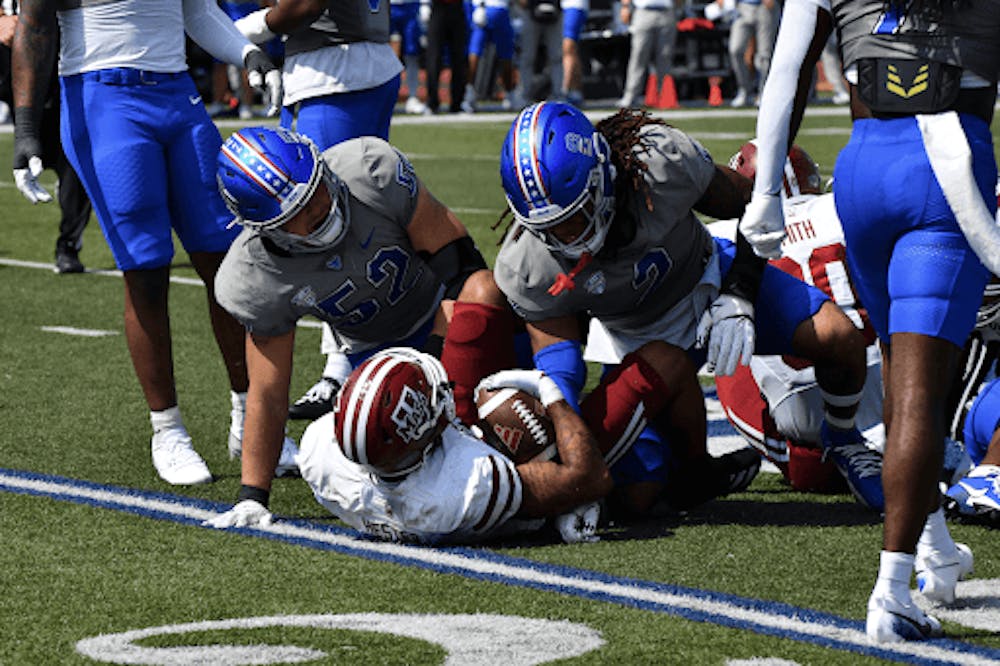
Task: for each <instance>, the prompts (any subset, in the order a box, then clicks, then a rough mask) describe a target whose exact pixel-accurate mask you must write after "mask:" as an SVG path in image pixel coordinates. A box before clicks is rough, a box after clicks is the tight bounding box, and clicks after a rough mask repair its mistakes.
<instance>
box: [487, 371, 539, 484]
mask: <svg viewBox="0 0 1000 666" xmlns="http://www.w3.org/2000/svg"><path fill="white" fill-rule="evenodd" d="M476 407H478V409H479V427H480V429H481V430H482V431H483V439H484V440H486V443H487V444H489V445H490V446H492V447H493V448H495V449H496V450H497V451H500V452H501V453H503V454H504V455H505V456H507V457H508V458H510V459H511V460H513V461H514V464H516V465H520V464H522V463H526V462H528V461H530V460H536V459H537V460H551V459H552V458H554V457H555V455H556V434H555V428H554V427H553V425H552V419H550V418H549V416H548V414H546V413H545V407H543V406H542V403H541V402H540V401H539V400H538V399H537V398H535V397H534V396H533V395H530V394H528V393H525V392H524V391H519V390H517V389H513V388H503V387H502V388H498V389H494V390H490V391H488V390H480V391H479V392H478V393H477V394H476Z"/></svg>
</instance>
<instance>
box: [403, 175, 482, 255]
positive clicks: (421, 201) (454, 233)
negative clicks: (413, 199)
mask: <svg viewBox="0 0 1000 666" xmlns="http://www.w3.org/2000/svg"><path fill="white" fill-rule="evenodd" d="M406 233H407V234H408V235H409V237H410V241H411V242H412V243H413V249H415V250H416V251H417V252H427V253H428V254H434V253H435V252H437V251H438V250H440V249H441V248H443V247H444V246H445V245H447V244H448V243H451V242H452V241H455V240H458V239H459V238H462V237H464V236H468V235H469V232H468V231H467V230H466V228H465V225H464V224H462V221H461V220H459V219H458V216H457V215H455V213H454V212H452V210H451V209H450V208H448V207H447V206H445V205H444V204H443V203H441V202H440V201H438V199H437V197H435V196H434V195H433V194H431V191H430V190H428V189H427V188H426V187H425V186H424V184H423V183H420V184H419V189H418V191H417V206H416V208H414V210H413V218H412V219H411V220H410V224H409V226H407V227H406Z"/></svg>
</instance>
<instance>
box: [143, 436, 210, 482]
mask: <svg viewBox="0 0 1000 666" xmlns="http://www.w3.org/2000/svg"><path fill="white" fill-rule="evenodd" d="M150 450H151V452H152V455H153V467H155V468H156V473H157V474H159V475H160V478H161V479H163V480H164V481H166V482H167V483H169V484H171V485H174V486H194V485H198V484H200V483H211V481H212V472H210V471H209V469H208V465H206V464H205V461H204V460H202V458H201V456H199V455H198V452H197V451H195V450H194V444H192V442H191V435H189V434H188V431H187V430H186V429H185V428H184V427H183V426H181V427H180V428H163V429H162V430H159V431H157V432H154V433H153V439H152V441H151V442H150Z"/></svg>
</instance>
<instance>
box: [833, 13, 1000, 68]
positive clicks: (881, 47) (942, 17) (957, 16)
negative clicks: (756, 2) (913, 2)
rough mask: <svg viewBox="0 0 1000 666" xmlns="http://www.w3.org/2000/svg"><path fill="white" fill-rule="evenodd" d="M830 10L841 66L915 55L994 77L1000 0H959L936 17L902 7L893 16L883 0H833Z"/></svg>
mask: <svg viewBox="0 0 1000 666" xmlns="http://www.w3.org/2000/svg"><path fill="white" fill-rule="evenodd" d="M945 4H947V3H945ZM831 8H832V11H833V16H834V20H835V22H836V26H837V34H838V35H839V38H840V45H841V50H842V51H843V55H844V58H843V60H844V66H845V67H850V66H851V65H853V64H854V63H855V62H856V61H857V60H858V59H859V58H878V57H898V58H904V59H918V58H919V59H925V60H932V61H936V62H943V63H947V64H950V65H958V66H960V67H962V68H963V69H965V70H967V71H971V72H973V73H975V74H978V75H979V76H981V77H983V78H984V79H986V80H987V81H992V82H994V83H995V82H996V80H997V72H998V69H1000V0H969V1H968V2H960V3H956V7H955V8H946V9H944V10H942V11H941V12H938V13H936V15H935V13H934V12H930V11H927V12H923V13H918V12H910V11H906V12H903V14H902V15H901V16H900V17H897V18H896V19H894V18H893V17H892V16H891V15H887V14H886V9H885V3H884V2H883V0H832V1H831Z"/></svg>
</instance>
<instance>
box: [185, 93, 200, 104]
mask: <svg viewBox="0 0 1000 666" xmlns="http://www.w3.org/2000/svg"><path fill="white" fill-rule="evenodd" d="M188 101H189V102H191V106H194V105H195V104H201V95H191V96H189V97H188Z"/></svg>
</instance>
